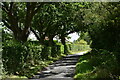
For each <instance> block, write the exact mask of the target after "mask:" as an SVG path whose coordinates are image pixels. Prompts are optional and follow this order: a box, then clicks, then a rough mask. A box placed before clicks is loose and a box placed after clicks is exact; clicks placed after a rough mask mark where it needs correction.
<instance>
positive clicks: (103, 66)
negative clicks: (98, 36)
mask: <svg viewBox="0 0 120 80" xmlns="http://www.w3.org/2000/svg"><path fill="white" fill-rule="evenodd" d="M114 55H115V54H114V53H113V52H109V51H107V50H99V51H95V50H92V51H91V52H89V53H87V54H85V55H83V56H81V58H80V60H79V63H77V65H76V75H75V76H74V78H77V79H78V80H79V79H82V80H84V79H85V80H91V79H92V80H94V79H95V80H99V79H102V78H105V79H106V80H107V79H110V80H111V79H113V78H115V79H118V77H119V76H118V75H119V70H120V68H119V64H118V62H117V59H116V57H115V56H114Z"/></svg>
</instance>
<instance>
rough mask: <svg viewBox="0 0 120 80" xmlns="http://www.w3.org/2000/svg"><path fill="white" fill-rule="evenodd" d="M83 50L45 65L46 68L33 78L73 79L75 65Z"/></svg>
mask: <svg viewBox="0 0 120 80" xmlns="http://www.w3.org/2000/svg"><path fill="white" fill-rule="evenodd" d="M86 52H87V51H85V52H80V53H76V54H72V55H67V56H66V57H63V58H62V59H60V60H58V61H56V62H54V63H53V64H51V65H49V66H48V67H46V69H47V70H45V71H42V72H40V73H38V74H36V75H35V76H34V77H33V78H32V79H34V80H37V79H39V80H73V76H74V73H75V65H76V63H77V62H78V59H79V57H80V55H83V54H84V53H86Z"/></svg>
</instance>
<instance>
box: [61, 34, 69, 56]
mask: <svg viewBox="0 0 120 80" xmlns="http://www.w3.org/2000/svg"><path fill="white" fill-rule="evenodd" d="M60 38H61V42H62V44H63V45H64V54H67V53H68V48H67V45H66V42H65V36H64V35H62V36H61V37H60Z"/></svg>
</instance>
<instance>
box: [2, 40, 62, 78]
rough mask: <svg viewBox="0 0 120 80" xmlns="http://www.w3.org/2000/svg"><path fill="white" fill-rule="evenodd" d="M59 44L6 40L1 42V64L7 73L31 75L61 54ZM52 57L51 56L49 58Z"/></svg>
mask: <svg viewBox="0 0 120 80" xmlns="http://www.w3.org/2000/svg"><path fill="white" fill-rule="evenodd" d="M60 47H61V45H55V46H51V47H49V46H45V45H39V44H37V42H31V41H29V42H26V43H24V44H22V43H19V42H16V41H13V40H6V42H4V44H3V55H2V58H3V66H4V69H5V71H6V72H7V74H14V75H19V76H27V77H31V76H32V75H34V73H36V72H37V71H38V70H42V69H43V67H45V66H47V64H49V63H51V61H52V60H54V59H53V58H54V57H55V58H56V59H57V57H58V56H59V58H60V56H61V54H62V51H61V48H60ZM50 57H52V58H50Z"/></svg>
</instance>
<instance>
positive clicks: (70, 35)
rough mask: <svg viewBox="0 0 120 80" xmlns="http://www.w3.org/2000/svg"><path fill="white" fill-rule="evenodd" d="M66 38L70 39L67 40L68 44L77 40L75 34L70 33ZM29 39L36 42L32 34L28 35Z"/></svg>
mask: <svg viewBox="0 0 120 80" xmlns="http://www.w3.org/2000/svg"><path fill="white" fill-rule="evenodd" d="M68 36H69V37H71V39H69V40H68V41H70V42H73V41H74V40H77V39H78V38H79V36H78V34H77V33H72V34H69V35H68ZM29 39H32V40H37V39H36V37H35V35H34V34H33V33H31V34H30V35H29Z"/></svg>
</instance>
